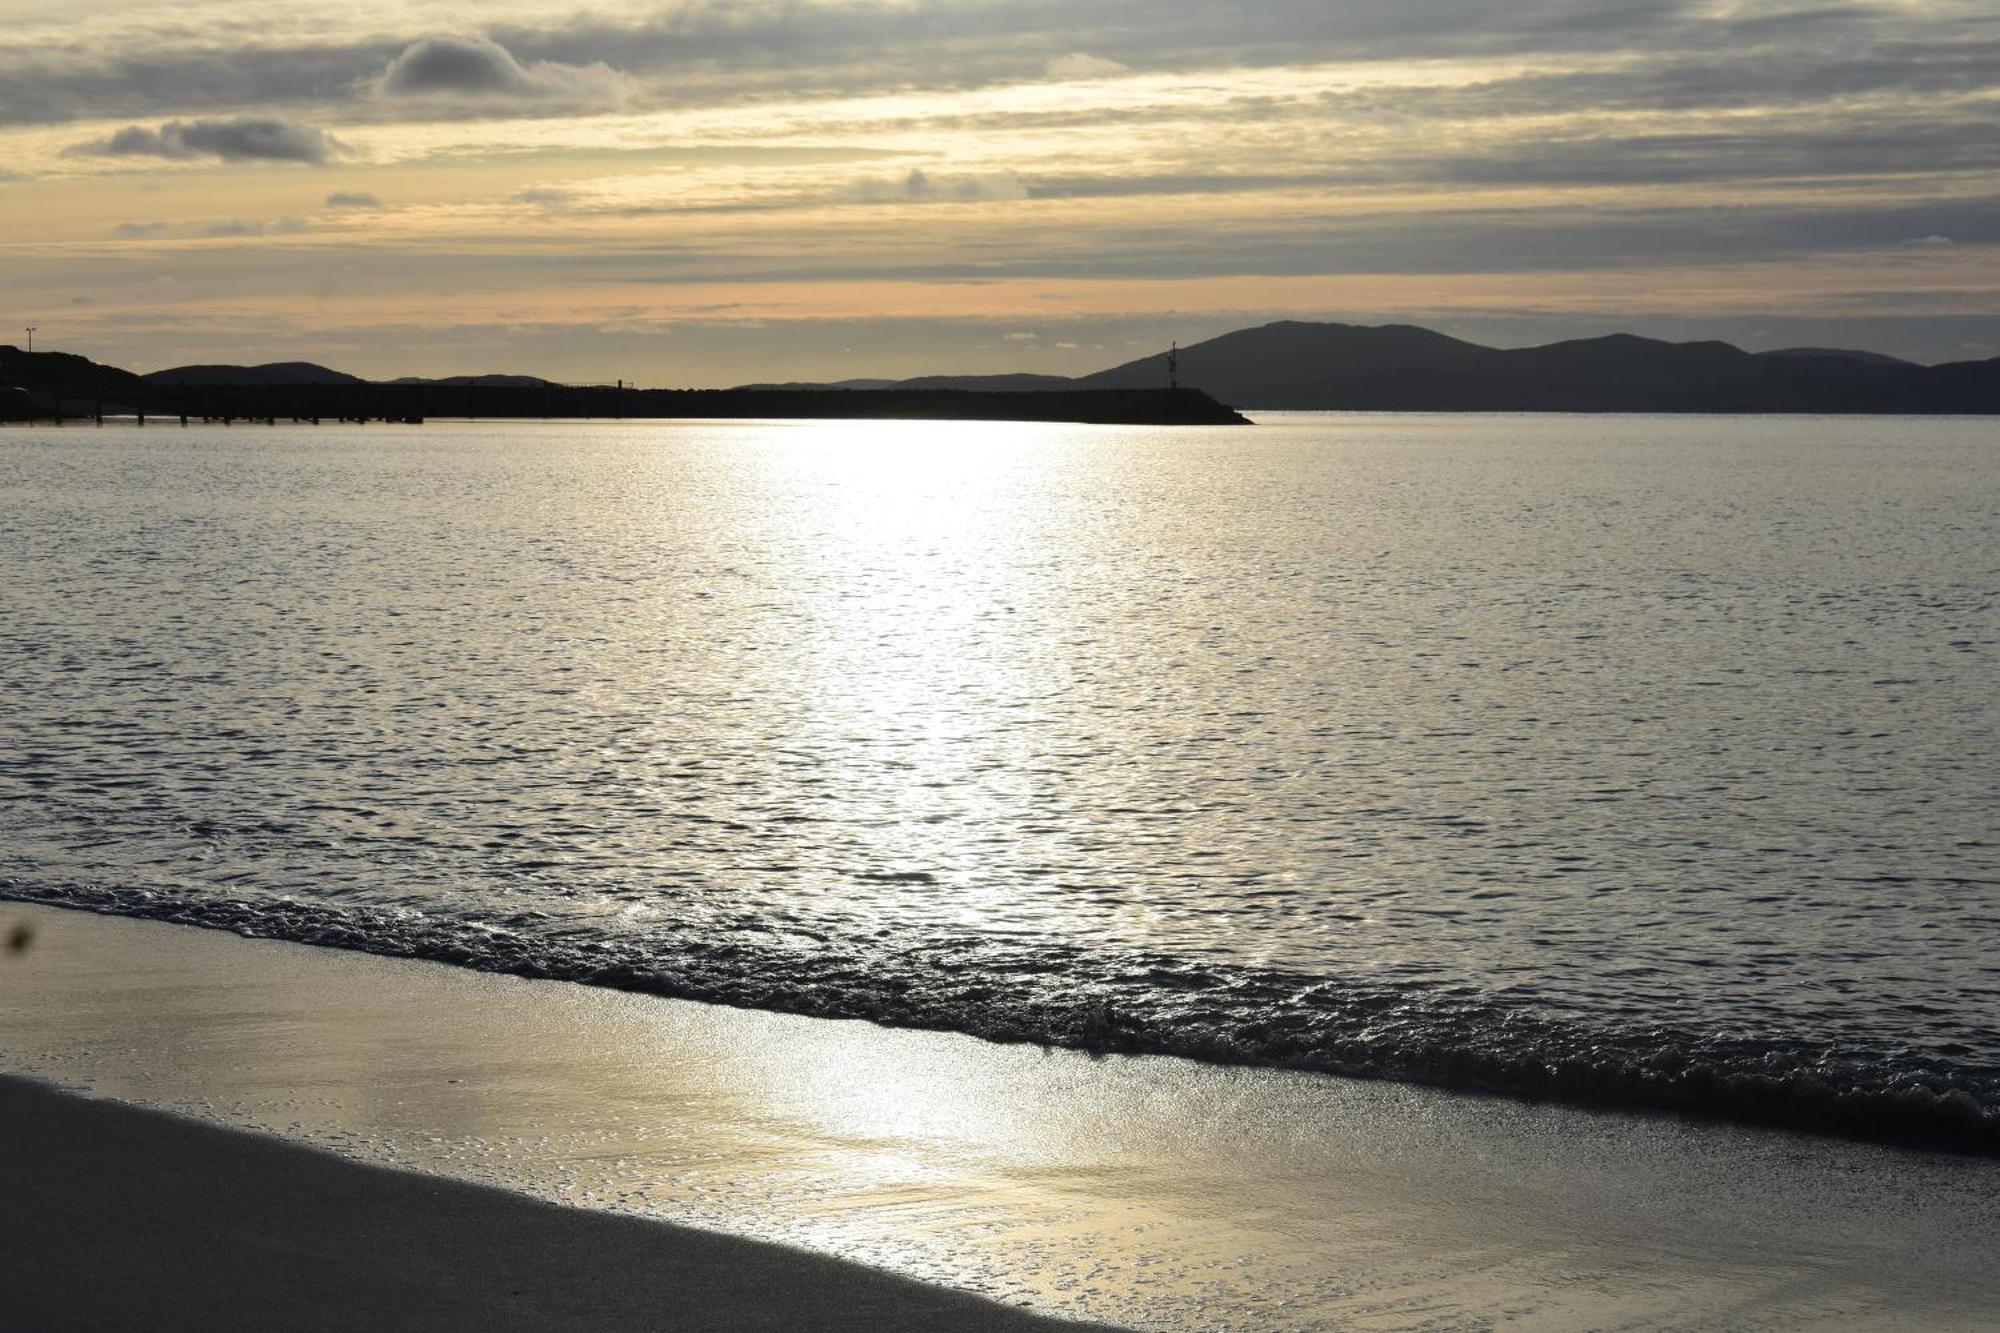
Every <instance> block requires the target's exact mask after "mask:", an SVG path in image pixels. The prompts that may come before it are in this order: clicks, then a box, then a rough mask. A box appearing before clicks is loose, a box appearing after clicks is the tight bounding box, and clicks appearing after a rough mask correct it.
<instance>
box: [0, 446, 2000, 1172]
mask: <svg viewBox="0 0 2000 1333" xmlns="http://www.w3.org/2000/svg"><path fill="white" fill-rule="evenodd" d="M1993 440H1994V435H1993V430H1992V426H1991V424H1990V423H1987V422H1980V421H1969V420H1937V421H1909V420H1874V421H1852V420H1845V421H1842V420H1811V419H1796V418H1795V419H1748V418H1689V419H1678V420H1675V419H1642V418H1625V419H1620V418H1602V417H1599V418H1590V417H1582V418H1564V417H1522V418H1506V419H1487V418H1476V417H1470V418H1468V417H1456V418H1450V417H1440V418H1419V417H1365V416H1360V417H1283V418H1270V419H1267V420H1266V421H1265V423H1264V424H1263V425H1262V426H1261V427H1260V428H1259V429H1256V430H1250V431H1243V430H1236V431H1202V430H1156V429H1127V430H1121V429H1114V428H1102V427H1099V428H1085V427H1056V426H1021V425H1005V426H1000V425H960V424H946V425H938V424H934V423H845V424H843V423H814V424H797V425H788V424H720V425H712V426H711V425H685V424H677V425H609V424H607V425H596V426H592V425H585V426H579V425H576V424H574V423H570V424H562V425H506V426H492V425H481V426H432V427H426V428H424V429H422V430H415V431H413V430H391V429H356V428H343V429H339V430H335V429H331V428H323V429H321V430H317V431H314V430H310V429H289V430H286V429H281V430H245V429H242V428H236V429H232V430H227V431H224V430H187V431H182V430H178V429H160V428H157V427H154V428H150V429H148V430H145V431H138V430H131V429H115V428H107V429H105V430H103V431H96V430H77V429H69V430H63V431H48V430H41V431H33V432H30V431H24V430H10V431H7V432H4V433H0V569H4V570H5V571H6V579H5V581H4V584H0V738H4V742H5V746H6V750H5V759H4V764H0V840H4V843H3V845H0V892H5V893H9V894H12V895H14V896H17V897H34V898H44V899H50V900H54V901H62V902H71V903H80V904H90V905H95V906H100V907H104V908H107V909H109V910H113V911H119V912H127V913H136V914H144V915H166V916H172V917H175V918H177V919H187V920H194V921H200V922H204V923H208V924H215V925H224V926H229V927H232V928H237V929H244V930H250V931H255V932H259V933H269V934H282V935H289V936H292V937H295V938H302V939H306V940H309V941H318V942H324V943H333V944H342V945H348V946H352V947H363V948H369V949H374V950H378V951H384V952H405V953H415V954H422V955H425V956H430V957H438V958H443V959H445V960H447V961H457V962H462V963H466V964H469V965H474V966H481V967H490V968H497V969H503V970H512V971H521V972H527V973H530V974H537V975H554V976H562V977H571V978H575V979H579V980H590V981H596V982H599V983H601V984H609V985H619V986H627V987H634V988H640V989H652V990H659V991H664V992H669V993H676V994H688V995H695V996H700V997H706V998H717V999H725V1000H729V1001H732V1002H737V1003H746V1004H754V1005H764V1006H769V1007H779V1008H793V1009H800V1010H805V1011H809V1012H822V1013H840V1014H865V1015H871V1016H878V1017H883V1018H887V1019H891V1020H895V1021H900V1022H909V1023H917V1024H923V1025H931V1026H945V1027H959V1028H963V1029H966V1030H970V1031H974V1032H980V1033H984V1034H988V1035H995V1036H1006V1037H1026V1038H1034V1039H1043V1040H1056V1041H1063V1042H1070V1043H1078V1044H1087V1045H1095V1046H1103V1047H1114V1048H1121V1049H1150V1050H1171V1051H1178V1052H1181V1053H1187V1054H1195V1055H1201V1056H1207V1057H1211V1058H1221V1059H1231V1060H1248V1061H1257V1062H1269V1063H1281V1064H1298V1065H1305V1066H1309V1067H1318V1068H1326V1069H1333V1070H1347V1071H1368V1072H1382V1073H1390V1074H1397V1075H1401V1076H1407V1077H1415V1078H1422V1079H1427V1080H1431V1081H1438V1082H1446V1083H1453V1084H1473V1085H1479V1086H1491V1087H1498V1088H1504V1089H1511V1090H1516V1091H1524V1092H1538V1093H1556V1094H1559V1095H1563V1096H1569V1097H1578V1098H1584V1099H1602V1100H1613V1101H1626V1102H1636V1103H1639V1104H1649V1105H1659V1106H1685V1107H1693V1108H1697V1109H1708V1110H1717V1111H1722V1112H1725V1113H1730V1114H1737V1115H1747V1116H1752V1117H1762V1118H1769V1119H1775V1120H1779V1121H1782V1122H1786V1123H1803V1124H1815V1125H1824V1126H1829V1127H1834V1128H1843V1129H1848V1130H1853V1131H1859V1132H1868V1133H1889V1134H1894V1135H1899V1136H1916V1137H1931V1136H1940V1135H1941V1136H1944V1137H1947V1138H1953V1139H1957V1140H1959V1141H1965V1142H1971V1143H1973V1144H1975V1145H1983V1146H1986V1147H1989V1148H1990V1147H1992V1146H1994V1144H1995V1142H1996V1140H2000V1035H1996V1028H2000V1023H1996V1015H2000V962H1997V961H1996V950H1995V946H1996V945H1997V944H2000V831H1996V827H1995V825H1996V822H2000V821H1996V816H1995V811H1996V810H2000V776H1996V775H2000V744H1996V734H1995V733H1996V716H2000V709H1996V705H1995V702H1994V700H1995V697H1996V686H2000V672H1996V670H1995V653H1996V645H2000V609H1996V602H2000V593H1996V589H2000V449H1996V446H1995V444H1994V443H1993Z"/></svg>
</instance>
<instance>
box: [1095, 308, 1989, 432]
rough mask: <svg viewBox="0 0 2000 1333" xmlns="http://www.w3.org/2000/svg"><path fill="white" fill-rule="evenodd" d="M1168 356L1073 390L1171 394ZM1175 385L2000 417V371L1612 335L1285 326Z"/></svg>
mask: <svg viewBox="0 0 2000 1333" xmlns="http://www.w3.org/2000/svg"><path fill="white" fill-rule="evenodd" d="M1166 377H1167V366H1166V355H1165V353H1160V354H1157V355H1154V356H1148V357H1142V358H1141V359H1139V360H1137V361H1132V362H1129V363H1127V364H1125V365H1122V366H1116V367H1113V368H1112V369H1110V370H1105V371H1100V372H1098V373H1097V374H1094V375H1086V376H1084V377H1083V378H1082V379H1079V380H1078V381H1076V382H1077V383H1078V384H1079V385H1082V386H1085V387H1091V388H1099V387H1105V388H1108V387H1123V386H1136V385H1140V384H1148V383H1151V384H1161V383H1165V382H1166ZM1180 380H1181V383H1183V384H1190V385H1196V386H1198V387H1200V388H1201V389H1203V390H1205V391H1206V392H1208V393H1211V394H1213V395H1215V397H1216V398H1218V399H1220V400H1221V401H1222V402H1225V403H1227V404H1229V405H1230V406H1231V407H1235V408H1240V409H1258V408H1263V409H1297V410H1346V411H1415V412H1481V411H1536V412H1916V413H1937V412H2000V361H1995V362H1968V363H1962V364H1959V365H1953V366H1919V365H1914V364H1912V363H1910V362H1907V361H1898V360H1897V359H1895V358H1894V357H1883V356H1877V355H1875V354H1873V353H1866V352H1836V351H1827V352H1820V351H1804V352H1796V353H1782V354H1779V353H1768V354H1764V355H1753V354H1751V353H1749V352H1746V351H1744V350H1743V349H1742V348H1740V347H1735V346H1732V345H1731V344H1729V343H1725V342H1716V341H1704V342H1684V343H1675V342H1665V341H1662V340H1660V339H1657V338H1643V337H1639V336H1637V335H1635V334H1629V333H1614V334H1608V335H1606V336H1603V337H1598V338H1578V339H1573V340H1570V341H1566V342H1558V343H1550V344H1547V345H1546V346H1541V347H1522V348H1494V347H1482V346H1480V345H1479V344H1477V343H1469V342H1464V341H1462V340H1460V339H1457V338H1452V337H1448V336H1447V335H1445V334H1442V333H1437V332H1434V331H1432V330H1430V329H1422V328H1417V327H1414V326H1412V325H1407V324H1390V325H1383V326H1380V327H1368V326H1363V325H1353V324H1309V323H1301V322H1298V321H1290V320H1288V321H1283V322H1280V323H1276V324H1266V325H1264V326H1262V327H1261V328H1255V329H1242V330H1238V331H1237V332H1234V333H1226V334H1224V335H1222V336H1221V337H1219V338H1212V339H1210V340H1208V341H1207V342H1202V343H1196V344H1194V345H1193V346H1190V347H1183V348H1181V349H1180Z"/></svg>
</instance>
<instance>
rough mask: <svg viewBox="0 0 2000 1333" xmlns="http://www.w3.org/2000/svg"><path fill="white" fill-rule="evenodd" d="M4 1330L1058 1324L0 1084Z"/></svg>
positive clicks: (779, 1254) (1015, 1328) (780, 1250)
mask: <svg viewBox="0 0 2000 1333" xmlns="http://www.w3.org/2000/svg"><path fill="white" fill-rule="evenodd" d="M0 1137H4V1140H5V1142H6V1143H7V1145H8V1156H9V1162H8V1177H9V1183H8V1206H7V1207H6V1208H5V1209H0V1248H4V1250H5V1253H6V1255H7V1263H8V1267H9V1269H10V1271H11V1272H12V1274H13V1278H12V1280H11V1281H10V1282H9V1283H8V1284H7V1292H6V1296H5V1298H4V1300H5V1307H6V1315H7V1320H6V1322H8V1324H9V1326H10V1327H18V1328H33V1329H39V1330H45V1331H47V1333H55V1330H60V1329H79V1330H81V1329H90V1330H110V1329H134V1330H138V1329H172V1328H189V1329H214V1330H227V1329H244V1330H259V1329H274V1328H286V1329H297V1330H314V1329H326V1330H335V1329H353V1328H423V1329H427V1330H434V1333H457V1331H459V1330H463V1331H464V1333H480V1331H481V1330H493V1329H523V1330H528V1329H533V1330H551V1331H553V1330H563V1329H576V1330H579V1331H581V1330H593V1331H597V1330H604V1331H615V1330H621V1329H631V1330H639V1329H648V1330H651V1329H689V1330H703V1329H717V1328H742V1329H769V1330H790V1329H800V1330H805V1329H814V1330H817V1329H829V1330H853V1333H872V1331H873V1330H878V1329H880V1330H907V1331H908V1333H921V1331H923V1330H932V1329H962V1330H982V1331H990V1333H1059V1331H1060V1330H1064V1329H1077V1330H1079V1331H1080V1333H1081V1331H1082V1330H1084V1329H1085V1326H1083V1325H1077V1324H1066V1323H1059V1322H1056V1321H1053V1320H1048V1319H1042V1318H1038V1317H1036V1316H1033V1315H1030V1314H1027V1313H1025V1312H1023V1311H1020V1310H1013V1309H1009V1308H1007V1307H1006V1306H1002V1305H998V1304H995V1303H993V1302H989V1301H982V1300H979V1299H977V1298H976V1297H971V1296H965V1295H961V1294H959V1293H957V1292H952V1291H946V1290H944V1289H942V1288H937V1287H929V1286H925V1285H923V1284H921V1283H917V1282H912V1281H909V1280H907V1279H903V1278H898V1277H895V1276H892V1275H890V1274H887V1273H881V1272H877V1271H875V1270H872V1269H868V1268H864V1267H862V1266H861V1265H858V1264H850V1263H845V1262H842V1261H840V1260H838V1259H831V1258H827V1257H825V1256H822V1255H815V1254H809V1253H806V1252H804V1251H799V1250H791V1249H787V1248H784V1247H781V1246H776V1245H765V1244H759V1243H757V1242H755V1241H747V1240H739V1239H737V1238H735V1237H730V1236H723V1235H720V1234H717V1233H715V1232H709V1231H699V1230H695V1229H693V1228H690V1227H681V1226H674V1225H671V1224H669V1223H665V1222H658V1221H652V1220H646V1219H639V1218H625V1217H612V1216H609V1215H607V1214H604V1213H599V1212H592V1211H589V1210H586V1209H578V1208H564V1207H561V1206H560V1205H556V1204H551V1203H545V1202H542V1201H539V1200H536V1199H532V1198H528V1197H526V1196H523V1195H519V1194H513V1193H509V1192H507V1191H505V1190H500V1189H495V1188H492V1187H489V1186H480V1185H471V1184H466V1183H464V1182H460V1181H450V1180H442V1179H439V1178H437V1177H435V1176H425V1175H419V1174H417V1173H415V1172H409V1171H398V1170H394V1169H391V1168H388V1167H383V1166H368V1165H363V1164H361V1163H358V1162H353V1161H344V1160H342V1159H341V1158H338V1157H335V1156H334V1155H332V1154H331V1153H326V1152H321V1151H317V1150H314V1149H311V1148H305V1147H301V1146H298V1145H296V1144H288V1143H284V1142H282V1141H280V1140H277V1139H274V1138H270V1137H267V1136H263V1135H256V1134H249V1133H243V1132H237V1131H231V1130H227V1129H221V1128H218V1127H216V1126H213V1125H205V1124H201V1123H199V1122H196V1121H192V1120H186V1119H182V1118H180V1117H177V1116H172V1115H167V1114H164V1113H162V1112H158V1111H148V1110H143V1109H140V1108H137V1107H134V1106H129V1105H123V1104H120V1103H116V1102H108V1101H97V1100H88V1099H84V1098H78V1097H74V1096H68V1095H65V1094H63V1093H61V1092H58V1091H56V1090H54V1089H51V1088H47V1087H44V1086H39V1085H37V1084H34V1083H30V1082H27V1081H25V1080H22V1079H18V1078H0Z"/></svg>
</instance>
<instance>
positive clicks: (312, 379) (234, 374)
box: [140, 361, 366, 387]
mask: <svg viewBox="0 0 2000 1333" xmlns="http://www.w3.org/2000/svg"><path fill="white" fill-rule="evenodd" d="M140 378H141V379H143V380H145V381H146V383H148V384H160V385H175V386H181V385H185V386H197V385H198V386H202V387H217V386H222V385H249V384H280V385H297V384H363V383H366V381H364V380H363V379H362V378H361V377H360V376H359V375H349V374H346V373H344V372H342V371H338V370H328V369H327V368H326V367H325V366H316V365H314V364H313V363H312V362H310V361H273V362H271V363H270V364H269V365H263V366H175V367H174V368H173V369H171V370H156V371H154V372H153V373H152V374H150V375H142V376H140Z"/></svg>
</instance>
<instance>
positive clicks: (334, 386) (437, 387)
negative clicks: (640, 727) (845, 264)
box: [0, 346, 1249, 426]
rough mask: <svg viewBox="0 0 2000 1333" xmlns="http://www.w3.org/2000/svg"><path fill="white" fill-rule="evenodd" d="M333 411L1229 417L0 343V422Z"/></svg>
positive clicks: (1114, 400)
mask: <svg viewBox="0 0 2000 1333" xmlns="http://www.w3.org/2000/svg"><path fill="white" fill-rule="evenodd" d="M106 416H126V417H136V418H139V419H140V420H142V421H179V422H183V423H185V422H189V421H221V422H238V421H243V422H253V421H268V422H273V423H275V422H278V421H296V422H311V423H313V424H319V423H322V422H345V421H398V422H412V423H415V422H421V421H425V420H427V419H429V418H432V417H455V418H560V419H578V418H599V417H602V418H617V417H625V418H655V419H700V418H733V419H745V418H761V417H775V418H787V417H809V418H829V419H833V418H851V419H867V420H895V419H913V420H926V421H948V420H949V421H1055V422H1081V423H1092V424H1100V423H1101V424H1107V425H1147V426H1151V425H1159V426H1239V425H1248V424H1249V423H1248V421H1247V420H1246V419H1245V418H1244V417H1243V416H1242V415H1241V414H1239V413H1237V412H1234V411H1232V410H1231V409H1229V408H1227V407H1224V406H1223V405H1222V404H1221V403H1218V402H1216V401H1215V399H1213V398H1211V397H1210V396H1209V395H1207V394H1205V393H1202V392H1200V391H1199V390H1196V389H1187V388H1176V387H1169V385H1168V384H1167V382H1166V381H1165V380H1162V381H1161V382H1160V383H1159V384H1157V385H1144V386H1140V385H1134V386H1119V387H1107V388H1085V387H1075V388H1065V389H1058V390H1056V391H1054V392H1048V393H1016V392H1009V391H1006V390H995V389H981V388H977V387H962V388H961V387H948V386H934V387H914V388H906V387H896V386H891V387H885V388H864V389H850V388H830V387H829V388H819V387H802V388H796V389H786V388H758V387H746V388H739V389H641V388H637V387H634V386H628V385H625V384H616V385H606V384H585V385H571V384H557V383H553V382H551V381H548V380H543V379H538V378H536V377H533V376H525V375H472V376H455V377H452V378H449V379H429V380H427V379H415V378H404V379H398V380H392V381H386V382H377V381H369V380H363V379H359V378H357V377H355V376H353V375H346V374H343V373H341V372H339V371H335V370H328V369H327V368H326V367H324V366H316V365H312V364H311V363H308V362H279V363H275V364H271V365H264V366H182V367H177V368H175V369H172V370H164V371H157V372H155V373H153V374H151V375H135V374H133V373H132V372H130V371H127V370H121V369H119V368H118V367H116V366H106V365H100V364H98V363H97V362H94V361H90V360H87V359H85V358H83V357H80V356H73V355H70V354H67V353H61V352H32V353H31V352H23V351H21V350H20V349H18V348H15V347H8V346H0V421H8V420H13V421H31V420H57V421H60V420H68V419H79V418H80V419H85V420H91V419H95V420H100V421H101V420H102V419H103V418H104V417H106Z"/></svg>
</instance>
